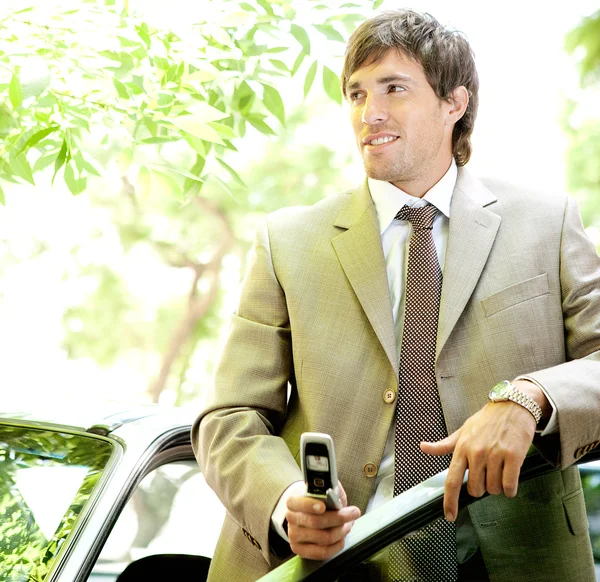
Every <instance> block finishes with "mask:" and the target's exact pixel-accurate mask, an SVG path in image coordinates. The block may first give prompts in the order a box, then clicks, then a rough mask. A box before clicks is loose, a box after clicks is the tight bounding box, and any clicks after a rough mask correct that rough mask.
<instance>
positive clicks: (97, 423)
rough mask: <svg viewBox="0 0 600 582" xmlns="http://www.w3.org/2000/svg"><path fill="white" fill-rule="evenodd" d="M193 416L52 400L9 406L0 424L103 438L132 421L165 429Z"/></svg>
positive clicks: (157, 407) (163, 408) (86, 401)
mask: <svg viewBox="0 0 600 582" xmlns="http://www.w3.org/2000/svg"><path fill="white" fill-rule="evenodd" d="M194 416H195V414H194V411H192V410H190V409H189V408H187V409H186V408H176V407H168V406H162V405H157V404H137V403H127V402H120V401H116V400H91V399H89V398H86V399H82V400H81V401H75V402H74V401H73V400H72V398H71V399H69V400H67V399H61V398H51V399H43V400H39V399H38V400H36V401H35V402H31V400H30V401H28V402H27V401H21V402H18V401H17V402H11V403H9V406H8V407H3V410H2V411H0V423H1V422H3V421H7V422H10V423H11V424H12V423H18V422H19V421H24V422H27V423H28V424H29V423H34V424H36V425H42V426H43V425H52V426H54V427H56V426H62V427H69V428H74V429H78V430H83V431H88V432H96V433H98V434H104V435H106V434H108V433H111V432H113V431H114V430H116V429H117V428H119V427H121V426H123V425H126V424H129V423H132V422H135V421H141V422H142V423H143V424H153V425H155V424H161V425H164V426H173V425H182V424H183V425H189V424H191V423H192V421H193V420H194Z"/></svg>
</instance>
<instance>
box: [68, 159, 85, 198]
mask: <svg viewBox="0 0 600 582" xmlns="http://www.w3.org/2000/svg"><path fill="white" fill-rule="evenodd" d="M65 184H66V185H67V188H68V189H69V190H70V192H71V194H73V196H77V195H79V194H81V193H82V192H83V191H84V190H85V188H86V186H87V180H86V179H85V178H75V171H74V170H73V165H72V164H67V165H66V166H65Z"/></svg>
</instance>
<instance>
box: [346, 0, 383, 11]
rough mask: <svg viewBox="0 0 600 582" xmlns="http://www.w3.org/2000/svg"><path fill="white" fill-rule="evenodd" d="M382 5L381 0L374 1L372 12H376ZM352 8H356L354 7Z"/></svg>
mask: <svg viewBox="0 0 600 582" xmlns="http://www.w3.org/2000/svg"><path fill="white" fill-rule="evenodd" d="M382 4H383V0H375V1H374V2H373V10H377V9H378V8H379V7H380V6H381V5H382ZM353 7H357V6H356V5H354V6H353ZM357 8H358V7H357Z"/></svg>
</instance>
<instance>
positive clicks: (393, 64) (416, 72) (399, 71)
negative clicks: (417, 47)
mask: <svg viewBox="0 0 600 582" xmlns="http://www.w3.org/2000/svg"><path fill="white" fill-rule="evenodd" d="M392 76H395V77H406V78H407V80H412V81H414V82H415V83H416V84H420V83H421V82H423V81H424V80H426V78H425V72H424V71H423V67H422V66H421V63H419V62H418V61H416V60H415V59H413V58H412V57H410V56H408V55H406V54H405V53H403V52H402V51H400V50H396V49H393V48H392V49H389V50H388V51H387V52H386V53H384V55H383V56H382V57H381V58H380V59H378V60H377V59H376V58H368V59H367V60H366V61H365V62H364V63H363V64H362V65H361V66H360V67H359V68H358V69H356V71H354V73H352V74H351V75H350V77H349V79H348V87H350V86H352V85H353V86H357V85H362V84H363V83H366V82H370V81H373V80H375V81H377V79H380V78H388V77H392Z"/></svg>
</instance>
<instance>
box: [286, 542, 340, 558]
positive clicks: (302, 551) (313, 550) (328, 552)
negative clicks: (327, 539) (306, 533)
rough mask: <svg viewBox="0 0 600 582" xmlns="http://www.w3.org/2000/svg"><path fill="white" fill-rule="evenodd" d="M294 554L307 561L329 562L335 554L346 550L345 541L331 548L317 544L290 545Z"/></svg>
mask: <svg viewBox="0 0 600 582" xmlns="http://www.w3.org/2000/svg"><path fill="white" fill-rule="evenodd" d="M290 547H291V548H292V552H294V554H296V555H297V556H300V557H301V558H306V559H307V560H327V559H329V558H331V556H333V555H334V554H337V553H338V552H339V551H341V550H343V549H344V540H341V541H339V542H337V543H336V544H333V545H331V546H318V545H316V544H301V543H300V544H290Z"/></svg>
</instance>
